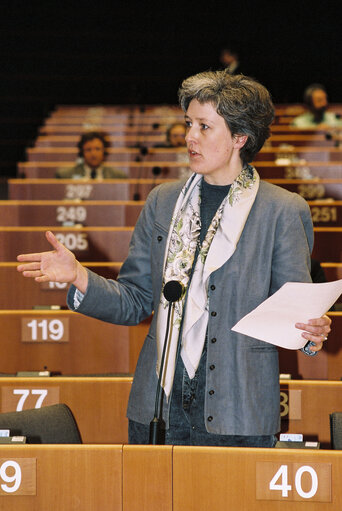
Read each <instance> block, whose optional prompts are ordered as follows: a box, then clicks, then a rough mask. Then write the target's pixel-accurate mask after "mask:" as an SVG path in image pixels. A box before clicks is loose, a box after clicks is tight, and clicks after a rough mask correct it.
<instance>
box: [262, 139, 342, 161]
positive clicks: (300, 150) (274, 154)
mask: <svg viewBox="0 0 342 511" xmlns="http://www.w3.org/2000/svg"><path fill="white" fill-rule="evenodd" d="M284 155H285V156H289V157H291V156H292V157H293V156H295V157H296V158H297V159H305V160H306V161H321V162H323V161H341V160H342V150H341V149H340V148H337V147H330V145H329V144H328V143H327V146H322V147H310V146H293V147H292V148H286V149H283V148H281V147H267V146H266V147H263V148H262V149H261V150H260V151H259V153H258V154H257V155H256V157H255V161H256V162H257V161H275V160H276V159H277V158H279V157H285V156H284ZM256 165H257V163H256Z"/></svg>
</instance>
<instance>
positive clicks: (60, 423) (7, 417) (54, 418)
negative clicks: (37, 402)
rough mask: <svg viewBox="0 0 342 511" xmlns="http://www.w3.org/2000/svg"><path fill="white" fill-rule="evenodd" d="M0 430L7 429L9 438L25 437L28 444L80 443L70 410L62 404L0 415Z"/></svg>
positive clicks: (79, 435) (79, 436) (78, 433)
mask: <svg viewBox="0 0 342 511" xmlns="http://www.w3.org/2000/svg"><path fill="white" fill-rule="evenodd" d="M0 429H9V430H10V435H11V436H16V435H19V436H25V437H26V442H27V443H29V444H80V443H82V439H81V434H80V432H79V429H78V426H77V423H76V420H75V418H74V416H73V414H72V412H71V410H70V408H69V407H68V406H67V405H65V404H63V403H61V404H56V405H51V406H44V407H42V408H37V409H36V408H35V409H32V410H23V411H21V412H8V413H1V414H0Z"/></svg>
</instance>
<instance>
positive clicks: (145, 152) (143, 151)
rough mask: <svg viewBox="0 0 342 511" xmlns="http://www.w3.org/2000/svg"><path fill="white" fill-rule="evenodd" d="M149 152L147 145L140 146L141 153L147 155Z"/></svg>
mask: <svg viewBox="0 0 342 511" xmlns="http://www.w3.org/2000/svg"><path fill="white" fill-rule="evenodd" d="M147 153H148V149H147V147H145V146H142V147H140V154H141V155H142V156H146V154H147Z"/></svg>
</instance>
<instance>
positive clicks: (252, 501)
mask: <svg viewBox="0 0 342 511" xmlns="http://www.w3.org/2000/svg"><path fill="white" fill-rule="evenodd" d="M281 466H284V469H283V473H284V474H287V475H288V484H289V485H290V486H291V488H288V490H289V491H288V492H286V497H285V496H282V491H281V490H279V488H278V489H277V490H276V489H275V488H274V489H273V490H270V489H269V485H270V484H271V481H272V478H273V477H274V476H275V475H276V473H277V471H278V470H279V469H280V467H281ZM307 466H309V467H312V468H311V473H312V476H313V478H315V477H317V482H318V488H319V490H318V488H317V491H316V492H315V490H313V492H312V493H314V495H313V496H311V497H309V494H310V489H312V487H313V486H312V480H311V477H309V474H308V473H306V472H305V470H307V469H305V470H304V472H305V474H306V475H307V476H308V477H307V478H306V476H304V474H303V475H301V472H302V469H301V467H307ZM309 470H310V469H309ZM295 474H298V475H299V477H298V475H297V476H296V477H297V478H296V480H295ZM275 479H276V480H277V481H276V482H278V484H281V482H282V478H281V477H280V479H279V480H278V478H277V477H275ZM341 479H342V455H341V452H337V451H326V452H324V451H312V450H308V451H306V450H303V449H302V450H298V449H294V450H292V449H246V448H245V449H244V448H221V447H215V448H209V447H192V448H190V447H177V446H176V447H174V449H173V510H174V511H184V510H185V509H186V510H187V511H190V510H196V511H208V509H215V510H226V509H227V510H234V511H246V510H253V511H280V510H284V511H294V510H299V509H300V510H303V511H305V510H322V511H332V510H334V511H340V509H341V508H342V491H341V485H340V481H341ZM330 491H331V493H330ZM299 492H301V493H302V495H303V494H304V495H305V496H304V497H301V496H300V493H299ZM284 493H285V492H284ZM323 494H324V495H323ZM271 499H272V500H271Z"/></svg>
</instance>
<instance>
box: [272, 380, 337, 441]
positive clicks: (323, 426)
mask: <svg viewBox="0 0 342 511" xmlns="http://www.w3.org/2000/svg"><path fill="white" fill-rule="evenodd" d="M280 383H281V385H280V392H281V397H280V413H281V415H282V420H281V432H282V433H302V434H303V435H304V440H305V441H318V442H320V443H321V448H323V449H330V423H329V414H331V413H333V412H336V411H342V382H340V381H339V382H333V381H309V380H303V381H300V380H294V381H285V380H283V381H281V382H280Z"/></svg>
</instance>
